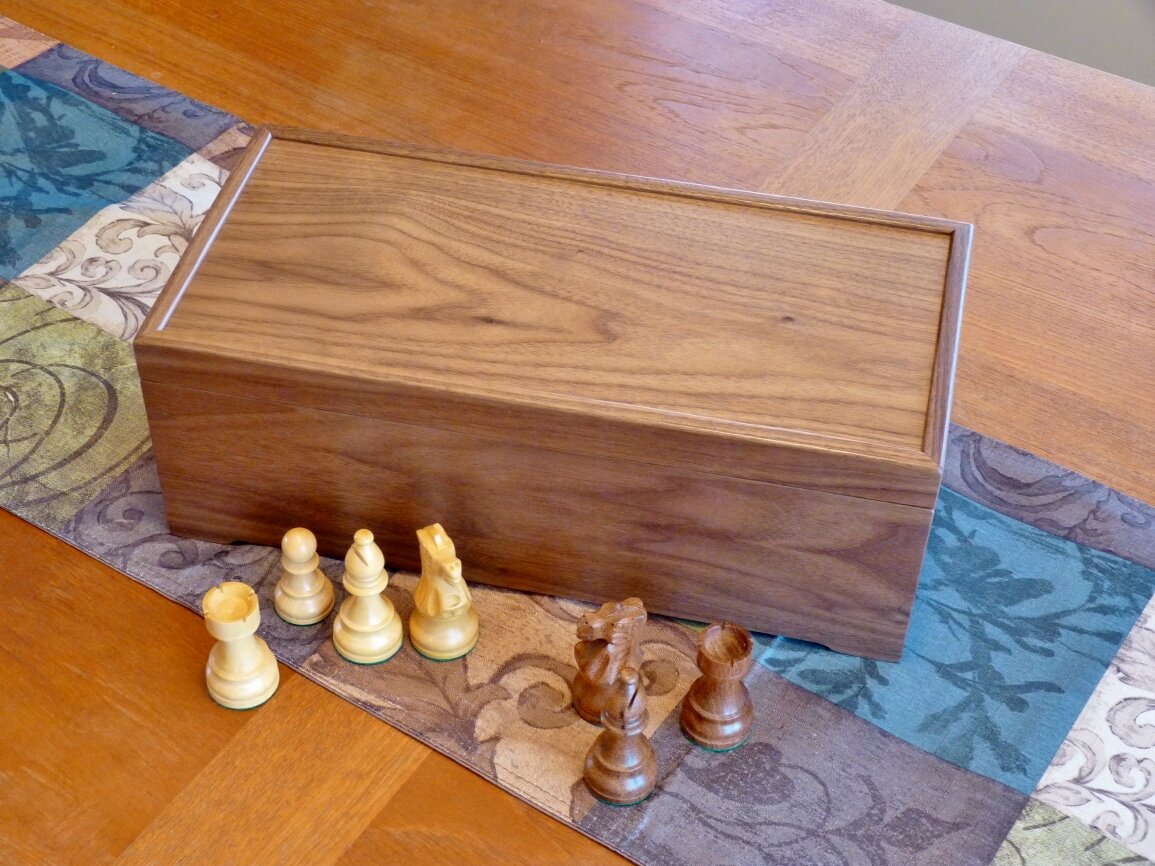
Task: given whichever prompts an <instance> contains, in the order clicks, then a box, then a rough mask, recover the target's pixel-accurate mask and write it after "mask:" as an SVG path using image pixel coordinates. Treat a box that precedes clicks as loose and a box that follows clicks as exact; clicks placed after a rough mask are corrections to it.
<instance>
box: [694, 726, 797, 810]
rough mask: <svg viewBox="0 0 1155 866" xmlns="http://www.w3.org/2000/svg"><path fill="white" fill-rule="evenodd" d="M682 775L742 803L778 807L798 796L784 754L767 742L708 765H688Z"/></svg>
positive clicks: (758, 743) (726, 755) (750, 744)
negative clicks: (784, 761)
mask: <svg viewBox="0 0 1155 866" xmlns="http://www.w3.org/2000/svg"><path fill="white" fill-rule="evenodd" d="M682 772H683V773H684V774H685V775H686V777H687V778H689V779H690V780H692V781H693V782H694V783H695V784H696V785H699V786H700V787H701V788H703V789H704V790H706V791H709V792H710V793H712V794H714V795H716V796H719V797H723V798H728V799H731V800H735V801H737V802H741V803H749V804H756V805H762V806H768V805H774V804H777V803H783V802H785V801H787V800H789V799H790V797H791V795H792V794H793V793H794V782H793V781H792V780H791V778H790V774H789V773H788V772H787V771H786V770H785V769H784V768H783V767H782V753H781V752H780V751H779V750H778V749H776V748H775V747H774V746H772V745H770V744H769V743H764V742H754V743H747V744H746V745H745V746H743V747H742V748H741V749H736V750H735V751H733V752H726V753H725V754H722V755H717V756H714V757H712V759H711V761H710V762H709V763H708V764H707V765H705V766H697V765H694V764H687V765H685V766H684V767H683V769H682Z"/></svg>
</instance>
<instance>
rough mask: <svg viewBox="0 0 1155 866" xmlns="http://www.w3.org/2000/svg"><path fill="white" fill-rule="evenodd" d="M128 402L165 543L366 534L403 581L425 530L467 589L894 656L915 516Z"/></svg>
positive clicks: (419, 434) (918, 528) (213, 397)
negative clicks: (309, 531)
mask: <svg viewBox="0 0 1155 866" xmlns="http://www.w3.org/2000/svg"><path fill="white" fill-rule="evenodd" d="M144 389H145V400H146V402H147V405H148V407H149V412H150V424H151V426H152V429H153V436H154V449H155V452H156V458H157V465H158V467H159V468H160V472H161V477H162V479H163V480H162V484H163V489H164V492H165V504H166V511H167V516H168V522H169V525H170V526H171V527H172V528H173V530H174V531H176V532H180V533H194V534H195V535H197V536H198V537H203V538H209V539H213V540H216V541H222V542H228V541H232V540H235V539H244V540H248V541H255V542H259V543H263V544H276V543H277V541H278V540H279V539H280V537H281V534H282V533H283V532H284V527H285V526H288V525H302V526H310V527H312V528H313V529H314V531H315V532H316V535H317V539H318V543H319V549H320V550H321V551H322V552H327V553H329V554H330V555H334V556H340V555H342V554H343V552H344V551H345V549H346V548H347V547H348V527H349V526H368V527H370V528H372V530H373V532H374V534H375V535H376V536H377V537H378V538H379V539H381V544H382V546H383V547H384V548H385V549H386V550H387V551H388V552H389V558H390V562H389V564H390V566H391V567H395V566H396V567H404V568H409V569H413V568H415V567H417V566H419V564H420V563H419V561H418V559H417V549H416V546H415V545H414V543H413V531H414V527H421V526H425V525H428V524H430V523H433V522H435V521H436V522H440V523H442V525H444V526H445V528H446V530H447V531H449V532H451V533H452V535H453V537H454V539H455V540H456V541H457V542H458V543H459V544H460V546H461V550H462V551H468V554H464V553H463V556H465V557H466V559H467V561H468V564H469V575H470V579H471V580H477V581H480V582H482V583H496V584H499V585H502V586H510V587H514V588H517V589H526V590H532V591H535V592H553V593H555V594H560V595H567V596H570V597H575V598H585V599H589V600H595V601H596V600H600V599H605V598H622V597H626V596H631V595H633V596H638V597H639V598H641V599H643V600H644V601H645V604H646V606H647V608H648V609H650V610H652V611H655V612H659V613H672V614H677V615H680V616H686V617H691V618H696V619H701V620H712V619H730V620H733V621H735V622H739V623H741V624H743V625H746V626H748V627H749V628H752V629H757V630H759V631H768V632H771V633H774V634H789V635H792V636H797V637H802V638H805V639H808V640H816V641H819V642H822V643H826V644H828V645H832V646H834V647H836V648H838V649H841V650H844V651H847V652H857V653H860V654H864V655H873V656H876V657H880V658H895V657H897V656H898V655H899V654H900V653H901V649H902V641H903V637H904V635H905V631H906V620H907V617H908V615H909V612H910V603H911V600H912V598H913V592H914V585H915V582H916V581H917V577H918V569H919V565H920V563H921V561H922V554H923V550H924V549H925V545H926V538H927V532H928V530H929V526H930V518H931V511H930V510H929V509H926V508H919V507H913V506H909V505H898V504H894V503H890V502H882V501H878V500H872V499H849V498H848V497H843V496H839V495H835V494H831V493H826V492H821V491H814V490H807V489H803V488H797V487H785V486H779V485H773V484H767V483H764V482H757V481H750V480H747V479H743V478H741V477H731V476H723V475H713V474H708V473H705V472H691V471H686V470H682V469H677V468H671V467H669V466H665V465H662V464H661V463H634V462H626V461H621V460H616V461H615V460H606V459H604V458H600V457H589V456H585V455H581V454H569V453H565V452H558V451H552V450H548V449H544V448H540V447H537V448H535V447H533V446H530V445H523V444H517V443H510V442H507V441H503V440H500V439H481V438H478V437H475V436H473V435H471V434H470V432H469V431H468V430H467V429H466V428H463V429H461V430H459V431H458V430H449V429H443V428H425V429H419V428H413V427H411V426H410V425H408V424H407V423H404V422H401V423H398V422H394V421H392V420H390V419H378V418H372V417H362V416H358V415H350V414H340V415H338V414H336V413H331V412H322V411H318V410H316V409H311V408H308V407H304V406H292V405H286V404H273V403H266V402H264V401H260V400H252V399H246V398H242V397H234V396H230V395H224V394H220V393H213V392H207V391H198V390H193V389H187V388H178V387H173V386H170V385H165V384H162V383H157V382H151V381H150V382H145V383H144ZM317 431H322V432H323V435H320V436H318V435H316V433H317ZM241 442H243V443H244V447H238V445H237V443H241ZM285 442H298V443H299V442H308V443H309V444H308V446H307V447H302V448H289V449H286V448H284V447H283V444H284V443H285ZM271 454H276V455H278V456H277V458H276V459H269V455H271ZM289 478H291V479H292V483H291V486H290V483H289V482H288V481H287V480H286V479H289ZM286 502H288V503H291V504H286Z"/></svg>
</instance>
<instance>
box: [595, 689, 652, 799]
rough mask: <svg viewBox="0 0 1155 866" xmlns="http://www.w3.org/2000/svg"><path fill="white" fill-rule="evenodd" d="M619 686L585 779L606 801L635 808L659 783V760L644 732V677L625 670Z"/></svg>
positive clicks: (602, 721)
mask: <svg viewBox="0 0 1155 866" xmlns="http://www.w3.org/2000/svg"><path fill="white" fill-rule="evenodd" d="M615 685H616V688H615V691H614V694H613V695H612V696H611V698H610V701H609V705H608V706H607V707H606V708H605V709H604V710H602V717H601V723H602V727H603V728H604V729H605V730H603V731H602V732H601V733H600V734H598V738H597V739H596V740H594V744H593V745H592V746H591V747H590V750H589V752H588V753H587V754H586V763H585V772H584V773H583V774H582V778H583V779H585V783H586V786H587V787H588V788H589V789H590V791H591V792H592V793H593V795H594V796H595V797H597V798H598V799H599V800H601V801H602V802H604V803H609V804H610V805H611V806H632V805H634V804H635V803H640V802H642V800H644V799H646V797H648V796H650V794H651V793H653V790H654V787H655V786H656V785H657V784H658V758H657V756H656V755H655V754H654V747H653V746H651V745H650V741H649V739H647V738H646V735H645V734H644V733H643V732H642V729H643V727H644V725H645V722H644V719H645V715H646V696H645V690H644V689H643V688H642V680H641V675H640V674H639V673H638V672H637V671H636V670H635V669H634V668H630V667H626V668H622V670H621V673H619V674H618V680H617V683H616V684H615Z"/></svg>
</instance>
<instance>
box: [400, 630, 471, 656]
mask: <svg viewBox="0 0 1155 866" xmlns="http://www.w3.org/2000/svg"><path fill="white" fill-rule="evenodd" d="M480 637H481V635H478V636H477V637H475V638H474V639H473V643H471V644H470V645H469V646H468V647H466V648H465V649H463V650H462V651H461V652H459V653H457V654H456V655H451V656H450V655H440V656H439V655H430V654H429V653H428V652H426V651H425V650H423V649H421V647H419V646H418V645H417V644H415V643H413V638H412V637H410V638H409V643H411V644H413V649H415V650H416V651H417V654H418V655H419V656H421V657H422V658H426V659H429V661H431V662H452V661H457V659H463V658H465V657H466V656H467V655H469V654H470V653H471V652H473V651H474V650H475V649H476V648H477V641H478V639H479V638H480Z"/></svg>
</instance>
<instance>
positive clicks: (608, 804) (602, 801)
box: [587, 786, 654, 809]
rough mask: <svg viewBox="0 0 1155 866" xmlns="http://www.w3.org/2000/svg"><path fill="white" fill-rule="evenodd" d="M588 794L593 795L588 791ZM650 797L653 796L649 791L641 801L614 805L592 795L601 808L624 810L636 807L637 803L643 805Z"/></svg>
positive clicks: (610, 801)
mask: <svg viewBox="0 0 1155 866" xmlns="http://www.w3.org/2000/svg"><path fill="white" fill-rule="evenodd" d="M587 787H588V786H587ZM590 793H591V794H593V793H594V792H593V791H590ZM652 796H654V792H653V791H650V793H648V794H646V796H644V797H642V798H641V799H638V800H631V801H630V802H628V803H615V802H613V801H612V800H603V799H602V798H601V797H599V796H598V795H597V794H594V799H595V800H597V801H598V802H599V803H601V804H602V805H603V806H613V807H614V808H615V809H625V808H628V807H630V806H636V805H638V804H639V803H644V802H646V800H648V799H650V797H652Z"/></svg>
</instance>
